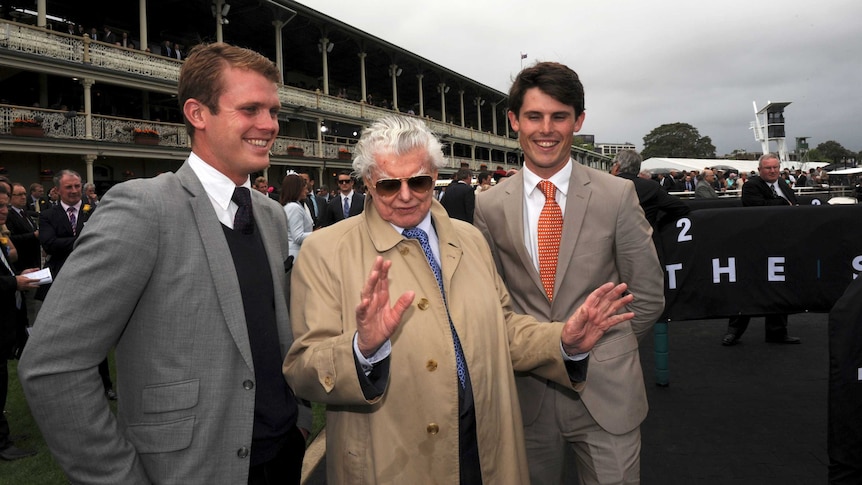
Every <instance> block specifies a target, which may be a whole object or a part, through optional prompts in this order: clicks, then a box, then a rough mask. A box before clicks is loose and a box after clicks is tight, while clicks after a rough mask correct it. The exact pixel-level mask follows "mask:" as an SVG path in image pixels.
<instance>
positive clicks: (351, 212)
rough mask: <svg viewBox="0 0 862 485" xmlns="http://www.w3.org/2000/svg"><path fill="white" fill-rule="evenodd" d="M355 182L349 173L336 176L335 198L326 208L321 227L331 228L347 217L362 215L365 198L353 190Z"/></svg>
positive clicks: (345, 171) (345, 172)
mask: <svg viewBox="0 0 862 485" xmlns="http://www.w3.org/2000/svg"><path fill="white" fill-rule="evenodd" d="M354 183H355V181H354V180H353V176H352V175H351V174H350V172H349V171H347V170H344V171H342V172H341V173H339V174H338V190H339V194H338V196H337V197H333V198H332V200H330V201H329V205H328V206H326V212H325V213H324V215H325V217H324V220H323V221H322V222H321V224H320V225H321V226H323V227H326V226H331V225H333V224H335V223H336V222H338V221H343V220H344V219H347V218H348V217H353V216H357V215H359V214H362V210H363V208H364V207H365V196H364V195H362V194H360V193H359V192H356V191H355V190H353V185H354Z"/></svg>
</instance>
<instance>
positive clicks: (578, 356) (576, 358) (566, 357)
mask: <svg viewBox="0 0 862 485" xmlns="http://www.w3.org/2000/svg"><path fill="white" fill-rule="evenodd" d="M353 342H354V343H353V348H354V349H356V348H357V347H356V338H355V337H354V339H353ZM386 343H387V344H388V343H389V341H388V340H387V341H386ZM380 350H383V347H380ZM357 352H358V350H357ZM378 352H379V351H378ZM560 353H562V354H563V360H564V361H569V362H579V361H582V360H584V359H586V358H587V357H589V356H590V353H589V352H584V353H583V354H575V355H569V354H567V353H566V351H565V350H563V342H560ZM375 355H376V354H375ZM387 355H388V354H387ZM360 359H361V357H360Z"/></svg>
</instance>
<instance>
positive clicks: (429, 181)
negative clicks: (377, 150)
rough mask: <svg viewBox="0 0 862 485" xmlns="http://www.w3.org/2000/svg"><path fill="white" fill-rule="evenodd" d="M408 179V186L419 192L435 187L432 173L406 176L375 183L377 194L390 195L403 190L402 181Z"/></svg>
mask: <svg viewBox="0 0 862 485" xmlns="http://www.w3.org/2000/svg"><path fill="white" fill-rule="evenodd" d="M402 181H406V182H407V187H410V190H412V191H413V192H417V193H423V192H428V191H429V190H431V188H432V187H434V178H433V177H431V176H430V175H416V176H414V177H404V178H400V179H380V180H378V181H377V183H376V184H374V188H375V189H376V190H377V195H379V196H381V197H389V196H391V195H395V194H397V193H398V191H399V190H401V182H402Z"/></svg>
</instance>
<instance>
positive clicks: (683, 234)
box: [676, 217, 692, 242]
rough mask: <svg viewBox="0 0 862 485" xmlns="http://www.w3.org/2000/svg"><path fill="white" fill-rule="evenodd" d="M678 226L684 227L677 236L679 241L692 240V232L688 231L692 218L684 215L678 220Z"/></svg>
mask: <svg viewBox="0 0 862 485" xmlns="http://www.w3.org/2000/svg"><path fill="white" fill-rule="evenodd" d="M676 227H679V228H682V230H681V231H679V236H677V238H676V241H677V242H686V241H691V239H692V238H691V234H689V233H688V231H690V230H691V219H689V218H688V217H683V218H682V219H680V220H678V221H676Z"/></svg>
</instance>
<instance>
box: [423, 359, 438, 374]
mask: <svg viewBox="0 0 862 485" xmlns="http://www.w3.org/2000/svg"><path fill="white" fill-rule="evenodd" d="M425 368H426V369H428V372H434V371H435V370H437V361H436V360H434V359H431V360H429V361H428V362H427V363H426V364H425Z"/></svg>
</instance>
